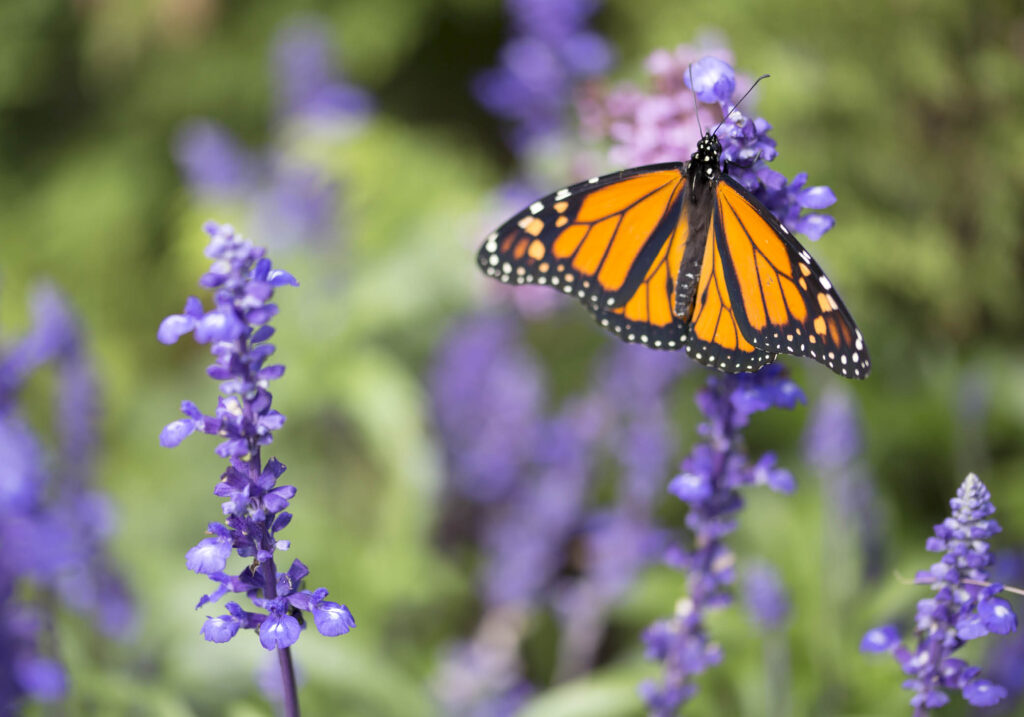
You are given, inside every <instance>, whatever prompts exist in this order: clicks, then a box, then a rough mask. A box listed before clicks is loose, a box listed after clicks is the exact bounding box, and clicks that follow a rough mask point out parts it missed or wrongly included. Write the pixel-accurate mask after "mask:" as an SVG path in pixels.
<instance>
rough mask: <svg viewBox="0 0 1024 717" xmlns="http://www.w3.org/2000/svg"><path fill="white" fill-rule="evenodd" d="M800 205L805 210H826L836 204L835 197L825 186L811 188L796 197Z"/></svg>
mask: <svg viewBox="0 0 1024 717" xmlns="http://www.w3.org/2000/svg"><path fill="white" fill-rule="evenodd" d="M797 197H798V200H799V202H800V205H801V206H803V207H806V208H807V209H826V208H827V207H831V206H832V205H833V204H835V203H836V195H835V192H833V191H832V190H831V189H830V188H828V187H826V186H820V187H811V188H810V189H805V190H803V191H801V192H800V193H799V194H798V195H797Z"/></svg>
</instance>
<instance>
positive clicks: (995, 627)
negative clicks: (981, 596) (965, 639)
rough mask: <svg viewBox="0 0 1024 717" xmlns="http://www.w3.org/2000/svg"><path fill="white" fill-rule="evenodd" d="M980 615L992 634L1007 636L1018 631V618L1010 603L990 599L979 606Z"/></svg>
mask: <svg viewBox="0 0 1024 717" xmlns="http://www.w3.org/2000/svg"><path fill="white" fill-rule="evenodd" d="M978 615H979V616H980V617H981V620H982V622H983V623H984V624H985V627H986V628H988V630H989V631H990V632H994V633H996V634H998V635H1007V634H1009V633H1011V632H1014V631H1015V630H1016V629H1017V616H1016V615H1015V614H1014V612H1013V608H1012V607H1010V603H1008V602H1006V601H1005V600H1003V599H1001V598H990V599H988V600H984V601H982V602H981V604H979V605H978Z"/></svg>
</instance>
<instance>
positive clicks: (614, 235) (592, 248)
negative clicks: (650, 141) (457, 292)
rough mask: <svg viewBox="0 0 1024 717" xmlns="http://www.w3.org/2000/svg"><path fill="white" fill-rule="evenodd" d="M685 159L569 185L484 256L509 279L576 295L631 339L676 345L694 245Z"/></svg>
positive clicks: (530, 211)
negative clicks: (684, 270) (678, 292)
mask: <svg viewBox="0 0 1024 717" xmlns="http://www.w3.org/2000/svg"><path fill="white" fill-rule="evenodd" d="M685 184H686V177H685V165H682V164H679V163H672V164H663V165H652V166H649V167H640V168H637V169H632V170H627V171H625V172H617V173H615V174H611V175H607V176H605V177H597V178H594V179H591V180H589V181H586V182H581V183H579V184H576V185H573V186H571V187H567V188H565V189H561V190H559V191H557V192H555V193H553V194H550V195H548V196H547V197H544V198H543V199H540V200H538V201H536V202H534V203H533V204H531V205H530V206H529V207H527V208H526V209H524V210H523V211H521V212H520V213H519V214H517V215H516V216H514V217H513V218H512V219H511V220H509V221H508V222H506V223H505V224H504V225H502V226H501V227H500V228H499V229H498V230H497V231H496V232H494V233H493V234H491V235H490V236H489V237H488V238H487V240H486V241H485V242H484V245H483V247H482V248H481V249H480V252H479V254H478V256H477V261H478V262H479V264H480V266H481V267H482V268H483V269H484V271H485V272H486V273H487V274H489V275H490V276H494V277H496V278H498V279H499V280H501V281H503V282H506V283H515V284H540V285H548V286H552V287H554V288H556V289H558V290H560V291H562V292H564V293H566V294H572V295H574V296H576V297H577V298H578V299H579V300H580V301H582V302H583V304H584V305H585V306H587V308H588V309H590V310H591V311H592V312H593V313H594V314H595V316H596V318H597V320H598V323H600V324H601V325H602V326H604V327H605V328H607V329H608V330H609V331H612V332H614V333H616V334H617V335H619V336H620V337H622V338H624V339H626V340H628V341H637V342H642V343H646V344H648V345H650V346H654V347H656V348H678V347H679V346H681V345H682V342H683V340H684V336H685V331H686V326H685V324H684V323H682V322H681V321H679V319H678V318H677V317H676V315H675V311H674V309H675V307H674V303H673V291H674V286H675V282H676V275H677V273H678V271H679V263H680V261H681V258H682V254H683V247H684V245H685V242H686V216H685V211H684V209H683V207H684V202H683V201H682V200H683V195H684V188H685Z"/></svg>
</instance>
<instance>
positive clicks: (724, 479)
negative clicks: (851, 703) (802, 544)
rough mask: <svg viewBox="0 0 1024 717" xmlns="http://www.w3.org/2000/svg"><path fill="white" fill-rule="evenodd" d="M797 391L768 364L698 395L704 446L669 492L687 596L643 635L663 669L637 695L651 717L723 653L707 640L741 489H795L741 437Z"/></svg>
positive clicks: (725, 594)
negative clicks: (676, 504)
mask: <svg viewBox="0 0 1024 717" xmlns="http://www.w3.org/2000/svg"><path fill="white" fill-rule="evenodd" d="M803 400H804V397H803V393H802V392H801V391H800V389H799V387H798V386H797V385H796V384H795V383H793V382H792V381H791V380H789V378H788V377H787V376H786V375H785V373H784V372H783V370H782V368H781V367H780V366H779V365H777V364H773V365H770V366H766V367H765V368H764V369H762V370H761V371H759V372H758V373H755V374H737V375H728V374H723V375H717V374H714V375H711V376H710V377H709V379H708V383H707V385H706V386H705V388H703V389H702V390H701V391H700V392H699V393H698V394H697V406H698V407H699V408H700V411H701V413H703V414H704V417H705V421H704V422H703V423H702V424H701V425H700V426H699V427H698V433H699V434H700V435H701V436H702V437H703V438H704V441H703V442H701V443H699V444H697V446H695V447H694V449H693V451H692V453H691V454H690V456H689V457H688V458H687V459H686V460H684V461H683V465H682V473H680V474H679V475H678V476H676V477H675V478H673V479H672V481H671V482H670V483H669V487H668V490H669V492H670V493H671V494H672V495H674V496H676V497H677V498H679V499H680V500H681V501H683V502H684V503H686V504H687V506H688V507H689V511H688V512H687V516H686V527H687V529H688V531H689V533H690V541H689V544H688V545H686V546H675V547H673V548H672V549H670V551H669V554H668V555H667V561H668V562H669V564H670V565H672V566H673V567H675V568H677V569H679V570H681V571H682V572H684V573H685V574H686V586H687V593H686V595H685V596H684V597H682V598H681V599H680V600H679V601H678V602H677V603H676V609H675V614H674V615H673V616H672V617H670V618H667V619H664V620H658V621H657V622H655V623H654V624H652V625H651V626H650V627H649V628H648V629H647V630H646V632H645V633H644V636H643V640H644V643H645V645H646V649H647V655H648V657H650V658H651V659H654V660H658V661H659V662H661V663H663V665H664V670H665V672H664V680H663V682H662V683H661V684H660V685H659V684H654V683H645V684H643V685H642V686H641V694H642V695H643V696H644V698H645V699H646V701H647V704H648V708H649V709H650V711H651V714H653V715H659V716H660V715H665V716H667V715H674V714H676V712H677V710H678V709H679V707H680V706H681V705H682V704H683V703H684V702H686V701H687V700H689V699H690V698H691V697H693V695H694V693H695V692H696V685H695V684H694V678H695V677H696V676H697V675H699V674H701V673H702V672H704V671H705V670H707V669H708V668H709V667H712V666H714V665H717V664H718V663H719V662H721V660H722V650H721V647H720V646H719V645H718V644H717V643H715V642H713V641H712V640H711V639H710V638H709V637H708V634H707V630H706V626H705V618H706V613H707V611H708V610H713V609H720V608H722V607H724V606H726V605H728V604H729V603H731V602H732V599H733V598H732V592H731V586H732V584H733V582H734V580H735V572H734V568H735V564H736V556H735V554H734V553H733V552H732V550H731V549H730V548H729V547H728V545H727V543H726V541H725V538H726V537H727V536H728V535H729V534H730V533H732V532H733V530H735V528H736V520H737V517H738V512H739V511H740V509H741V508H742V507H743V499H742V497H741V495H740V489H741V488H743V487H744V486H749V485H764V486H767V487H769V488H770V489H772V490H775V491H778V492H781V493H789V492H791V491H792V490H793V489H794V487H795V485H794V481H793V476H792V475H791V474H790V473H789V471H787V470H785V469H784V468H780V467H778V466H777V465H776V459H775V455H774V454H773V453H770V452H769V453H765V454H764V455H762V456H761V457H759V458H758V459H757V460H751V459H750V458H749V457H748V456H747V454H746V452H745V450H744V447H743V437H742V431H743V428H744V427H746V425H747V423H748V421H749V419H750V416H751V415H753V414H754V413H757V412H759V411H765V410H768V409H769V408H771V407H773V406H777V407H782V408H792V407H793V406H794V405H796V403H797V402H798V401H803Z"/></svg>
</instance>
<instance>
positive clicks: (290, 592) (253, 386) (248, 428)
mask: <svg viewBox="0 0 1024 717" xmlns="http://www.w3.org/2000/svg"><path fill="white" fill-rule="evenodd" d="M204 229H205V230H206V232H207V234H209V235H210V243H209V245H208V246H207V248H206V255H207V256H208V257H209V258H210V259H212V260H213V264H212V266H211V269H210V271H209V272H207V273H206V274H204V275H203V277H202V279H201V280H200V284H202V285H204V286H207V287H212V288H214V289H215V291H214V307H213V308H212V309H211V310H210V311H205V312H204V309H203V307H202V304H201V303H200V302H199V300H198V299H194V298H190V299H189V302H188V304H186V309H185V313H184V314H180V315H174V316H172V317H169V319H165V320H164V323H163V324H162V325H161V335H160V336H159V338H160V339H161V340H164V339H165V338H168V337H169V335H171V334H173V333H175V332H177V331H179V330H180V329H181V327H182V326H184V324H185V323H186V322H185V320H184V319H186V318H187V319H188V320H190V321H192V322H193V324H194V328H193V335H194V337H195V339H196V341H198V342H199V343H207V344H210V352H211V353H212V354H213V355H214V356H215V357H216V364H214V365H213V366H212V367H210V370H209V371H208V373H209V374H210V375H211V376H212V377H214V378H215V379H217V380H218V381H221V383H220V390H221V393H222V395H221V396H220V397H218V400H217V408H216V411H215V415H214V416H206V415H204V414H203V413H202V412H201V411H200V410H199V408H198V407H197V406H196V405H195V404H194V403H192V402H190V401H183V402H182V405H181V410H182V413H184V414H185V418H184V419H179V420H177V421H174V422H172V423H170V424H168V426H166V427H165V428H164V430H163V432H162V433H161V435H160V442H161V444H162V445H164V446H168V447H171V446H175V445H178V444H179V443H180V442H181V441H182V440H183V439H184V438H185V437H186V436H188V435H189V434H191V433H193V432H202V433H207V434H210V435H216V436H219V437H221V438H222V439H224V440H222V442H221V443H220V444H219V445H218V446H217V447H216V449H215V451H216V453H217V454H218V455H220V456H223V457H225V458H229V460H230V465H229V466H228V467H227V468H226V470H225V471H224V473H223V474H222V476H221V478H222V480H221V481H219V482H218V483H217V484H216V487H215V488H214V494H215V495H217V496H219V497H221V498H224V502H223V503H222V504H221V509H222V512H223V514H224V516H225V521H224V523H211V524H210V525H209V529H208V530H209V533H210V535H211V537H208V538H203V539H202V540H200V541H199V543H198V544H196V545H195V546H194V547H193V548H192V549H190V550H189V551H188V553H187V555H186V566H187V567H188V569H190V570H193V571H195V572H197V573H201V574H205V575H207V576H208V577H209V578H210V579H211V580H212V581H214V582H215V583H217V584H218V588H217V590H215V591H214V592H213V593H211V594H209V595H206V596H204V597H203V598H202V599H201V600H200V601H199V605H197V608H198V607H201V606H203V605H206V604H208V603H210V602H215V601H217V600H219V599H220V598H221V597H222V596H223V595H225V594H226V593H228V592H234V593H247V594H248V595H249V597H250V599H251V600H252V602H253V604H254V605H255V606H256V607H258V608H261V609H263V610H264V611H265V612H263V613H259V612H246V611H244V610H242V608H241V607H240V606H239V605H238V604H237V603H228V604H227V606H226V607H227V609H228V614H227V615H221V616H219V617H210V618H208V619H207V620H206V622H205V623H204V624H203V627H202V630H201V632H202V634H203V636H204V637H205V638H206V639H207V640H209V641H211V642H227V641H228V640H230V639H231V638H232V637H234V636H235V635H236V634H237V633H238V631H239V630H240V629H256V630H258V631H259V640H260V644H261V645H263V647H265V648H266V649H268V650H278V651H279V661H280V664H281V669H282V677H283V680H284V687H285V690H284V692H285V694H286V695H287V699H286V700H285V705H286V710H287V713H288V714H289V715H294V714H297V710H298V702H297V698H296V697H295V683H294V679H295V678H294V671H293V669H292V665H291V655H290V652H289V648H290V647H291V646H292V645H294V644H295V642H296V641H297V640H298V639H299V636H300V634H301V631H302V623H301V622H300V621H299V620H298V619H297V617H296V616H297V615H298V614H299V613H300V612H301V611H306V612H309V613H311V614H312V616H313V618H314V621H317V624H318V626H319V625H321V624H322V625H323V629H321V630H320V632H321V633H322V634H325V635H341V634H344V633H345V632H348V631H349V630H350V629H351V628H352V627H354V626H355V622H354V620H353V619H352V616H351V613H350V612H349V611H348V608H346V607H345V606H344V605H338V604H337V603H324V604H320V602H317V603H313V602H310V601H308V600H293V599H291V598H292V597H293V596H295V595H296V594H298V593H300V591H301V590H302V581H303V579H304V578H305V577H306V575H307V574H308V572H309V570H308V569H307V568H306V566H305V565H303V564H302V562H300V561H298V560H295V561H293V563H292V566H291V568H289V570H288V571H286V572H284V573H281V572H278V570H277V568H276V565H275V561H274V554H275V552H276V551H278V550H286V549H287V548H288V547H289V542H288V541H287V540H282V539H280V538H279V537H277V535H276V534H277V532H278V531H280V530H282V529H284V528H285V527H286V526H287V525H288V524H289V522H290V521H291V518H292V516H291V514H290V513H288V512H285V509H286V508H287V507H288V504H289V501H290V500H291V498H293V497H294V496H295V492H296V491H295V487H294V486H290V485H278V484H277V480H278V478H280V477H281V476H282V475H283V474H284V472H285V466H284V464H283V463H281V462H280V461H278V460H277V459H276V458H270V459H269V460H267V461H266V462H264V461H263V459H262V457H261V453H260V449H261V447H262V446H265V445H268V444H269V443H271V441H272V440H273V433H274V431H276V430H278V429H280V428H281V427H282V426H283V425H284V422H285V418H284V416H283V415H282V414H281V413H279V412H278V411H275V410H274V409H273V408H272V407H271V404H272V401H273V396H272V395H271V393H270V392H269V391H268V390H267V389H266V386H267V384H268V382H269V381H271V380H274V379H277V378H280V377H281V376H282V375H283V374H284V366H283V365H273V366H266V367H264V366H263V362H264V361H265V360H266V358H267V357H268V356H270V355H271V354H272V353H273V352H274V347H273V346H272V345H271V344H268V343H265V342H266V340H267V339H269V338H270V337H271V335H272V333H273V331H272V329H271V328H270V327H268V326H266V322H267V321H269V320H270V319H271V318H272V317H273V316H275V315H276V313H277V306H276V305H274V304H273V303H270V302H271V300H272V299H273V295H274V289H275V287H276V286H296V285H297V284H298V282H296V281H295V279H294V277H292V275H291V274H288V273H286V272H280V271H275V270H274V269H273V267H272V264H271V262H270V259H268V258H267V257H266V256H265V250H264V249H262V248H259V247H256V246H253V245H252V244H251V243H250V242H249V241H247V240H246V239H244V238H243V237H242V236H241V235H239V234H237V233H236V232H235V231H234V229H232V228H231V227H230V226H229V225H218V224H215V223H212V222H211V223H208V224H207V225H206V226H205V227H204ZM176 317H177V318H176ZM171 319H173V321H171V322H170V323H171V325H172V326H174V327H176V328H175V330H174V331H171V330H170V329H167V330H165V327H167V326H168V321H169V320H171ZM232 553H237V554H238V555H239V556H240V557H243V558H255V562H251V563H250V564H249V565H248V566H247V567H245V568H244V569H243V570H242V572H241V573H240V574H239V575H238V576H237V577H235V576H230V575H226V574H225V573H224V570H225V569H226V568H227V564H228V560H229V559H230V557H231V555H232ZM323 595H326V590H324V591H323Z"/></svg>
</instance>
